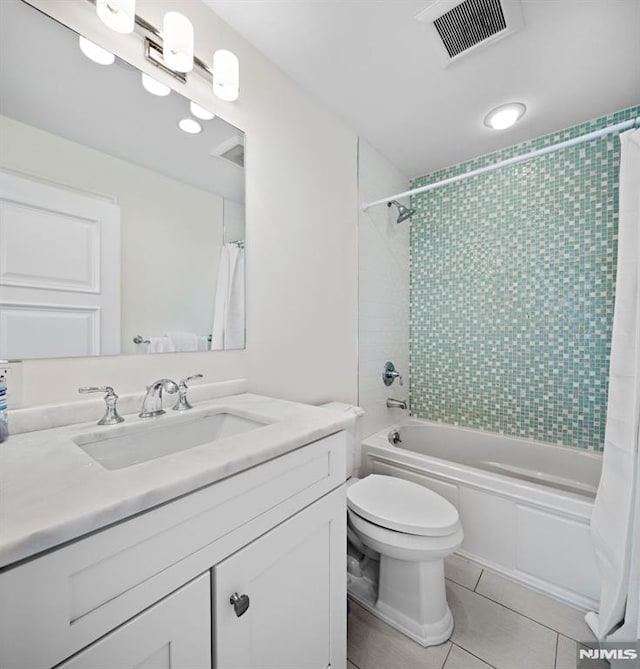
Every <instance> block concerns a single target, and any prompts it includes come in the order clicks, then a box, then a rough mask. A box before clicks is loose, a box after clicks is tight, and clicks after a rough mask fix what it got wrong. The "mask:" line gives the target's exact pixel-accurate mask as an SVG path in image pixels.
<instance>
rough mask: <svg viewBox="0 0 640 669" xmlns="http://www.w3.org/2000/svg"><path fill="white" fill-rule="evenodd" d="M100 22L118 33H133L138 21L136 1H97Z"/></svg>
mask: <svg viewBox="0 0 640 669" xmlns="http://www.w3.org/2000/svg"><path fill="white" fill-rule="evenodd" d="M96 12H97V13H98V16H99V17H100V20H101V21H102V22H103V23H104V24H105V25H107V26H109V28H111V30H115V31H116V32H117V33H124V34H126V33H131V32H133V27H134V25H135V21H136V0H96Z"/></svg>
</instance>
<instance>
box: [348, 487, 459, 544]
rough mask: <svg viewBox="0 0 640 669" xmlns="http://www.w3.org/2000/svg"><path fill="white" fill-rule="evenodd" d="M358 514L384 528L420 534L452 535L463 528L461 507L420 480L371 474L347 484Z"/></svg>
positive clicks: (428, 535)
mask: <svg viewBox="0 0 640 669" xmlns="http://www.w3.org/2000/svg"><path fill="white" fill-rule="evenodd" d="M347 506H348V508H349V509H350V510H351V512H352V513H353V514H354V515H355V516H359V517H360V518H361V519H363V520H365V521H368V522H369V523H373V524H374V525H377V526H379V527H380V528H382V529H386V530H389V531H394V532H396V533H405V534H409V535H415V536H419V537H425V538H426V537H449V536H451V535H453V534H456V533H457V532H458V531H459V530H460V517H459V515H458V510H457V509H456V508H455V506H453V504H451V503H450V502H449V501H448V500H446V499H445V498H444V497H442V496H440V495H438V494H437V493H435V492H433V490H429V489H428V488H425V487H423V486H421V485H419V484H418V483H413V482H412V481H406V480H405V479H399V478H395V477H393V476H381V475H380V474H371V475H370V476H367V477H366V478H364V479H362V480H360V481H358V482H357V483H354V484H353V485H351V486H349V487H348V488H347Z"/></svg>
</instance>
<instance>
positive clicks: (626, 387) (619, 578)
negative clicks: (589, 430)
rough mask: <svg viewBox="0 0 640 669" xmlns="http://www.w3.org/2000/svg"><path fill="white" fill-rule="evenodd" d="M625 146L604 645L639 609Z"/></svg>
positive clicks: (599, 630) (630, 167)
mask: <svg viewBox="0 0 640 669" xmlns="http://www.w3.org/2000/svg"><path fill="white" fill-rule="evenodd" d="M620 142H621V157H620V208H619V211H620V218H619V233H618V273H617V280H616V301H615V310H614V319H613V335H612V341H611V362H610V371H609V400H608V406H607V424H606V430H605V446H604V460H603V468H602V478H601V481H600V486H599V488H598V494H597V497H596V502H595V507H594V510H593V516H592V519H591V535H592V539H593V545H594V549H595V553H596V557H597V560H598V564H599V567H600V573H601V576H602V586H601V593H600V607H599V612H598V613H597V614H596V613H594V612H591V613H588V614H587V616H586V621H587V623H588V624H589V626H590V627H591V629H592V631H593V633H594V634H595V635H596V637H597V638H598V639H599V640H601V641H635V640H637V637H638V629H639V627H638V626H639V622H638V608H639V605H640V501H639V496H640V491H639V490H638V486H639V481H640V471H639V469H640V454H639V451H638V439H639V431H640V370H639V369H638V368H639V366H640V232H639V229H640V130H629V131H627V132H625V133H624V134H622V135H620ZM621 623H622V625H621ZM612 666H613V665H612ZM624 666H626V667H628V668H629V669H631V667H632V666H640V665H636V664H632V663H630V662H626V663H625V665H624Z"/></svg>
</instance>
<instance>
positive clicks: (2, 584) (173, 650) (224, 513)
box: [0, 432, 346, 669]
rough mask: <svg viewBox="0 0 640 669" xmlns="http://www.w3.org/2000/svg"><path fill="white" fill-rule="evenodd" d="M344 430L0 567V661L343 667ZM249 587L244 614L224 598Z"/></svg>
mask: <svg viewBox="0 0 640 669" xmlns="http://www.w3.org/2000/svg"><path fill="white" fill-rule="evenodd" d="M345 443H346V437H345V433H344V432H338V433H336V434H333V435H331V436H329V437H325V438H322V439H319V440H318V441H315V442H313V443H311V444H308V445H307V446H303V447H301V448H298V449H296V450H294V451H291V452H289V453H286V454H285V455H281V456H279V457H276V458H274V459H272V460H269V461H267V462H264V463H263V464H260V465H258V466H255V467H253V468H251V469H248V470H246V471H244V472H241V473H239V474H236V475H234V476H229V477H227V478H225V479H223V480H220V481H218V482H216V483H213V484H211V485H208V486H205V487H203V488H201V489H199V490H196V491H195V492H192V493H190V494H188V495H184V496H182V497H179V498H178V499H175V500H173V501H171V502H168V503H166V504H164V505H161V506H159V507H156V508H153V509H151V510H149V511H146V512H144V513H141V514H138V515H137V516H134V517H132V518H130V519H128V520H125V521H123V522H120V523H117V524H115V525H112V526H110V527H107V528H105V529H103V530H100V531H98V532H95V533H93V534H89V535H86V536H84V537H81V538H79V539H77V540H76V541H72V542H70V543H67V544H65V545H63V546H61V547H59V548H57V549H54V550H51V551H49V552H47V553H44V554H41V555H40V556H36V557H34V558H32V559H30V560H26V561H24V562H22V563H19V564H18V565H16V566H9V567H7V568H5V569H4V570H2V571H1V572H0V667H2V668H3V669H51V668H52V667H56V669H62V668H64V669H128V668H129V667H131V668H132V669H133V667H136V669H142V668H144V669H160V668H169V667H171V668H172V669H200V667H202V668H203V669H205V668H206V669H239V668H240V667H242V668H243V669H251V668H253V667H255V668H256V669H288V668H290V669H326V668H327V667H332V668H335V669H345V664H346V659H345V658H346V588H345V579H346V575H345V574H346V566H345V542H346V538H345V534H346V515H345V484H344V483H345V479H346V457H345ZM234 593H238V594H239V595H242V594H247V595H248V596H249V600H250V601H249V608H248V609H247V611H246V612H245V613H244V614H243V615H242V616H240V617H238V616H237V615H236V613H235V609H234V606H233V605H232V604H231V603H230V597H231V596H232V595H233V594H234Z"/></svg>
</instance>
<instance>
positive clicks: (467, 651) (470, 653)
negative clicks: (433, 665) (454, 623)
mask: <svg viewBox="0 0 640 669" xmlns="http://www.w3.org/2000/svg"><path fill="white" fill-rule="evenodd" d="M451 645H452V646H457V647H458V648H460V650H463V651H464V652H465V653H468V654H469V655H472V656H473V657H475V658H476V660H480V662H483V663H484V664H486V665H487V666H488V667H491V669H496V668H495V667H494V666H493V665H492V664H489V663H488V662H487V661H486V660H485V659H483V658H481V657H480V656H479V655H476V654H475V653H472V652H471V651H470V650H467V649H466V648H465V647H464V646H461V645H460V644H459V643H453V641H451ZM449 653H451V651H449ZM448 657H449V656H448V655H447V658H448ZM443 669H446V668H443Z"/></svg>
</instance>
